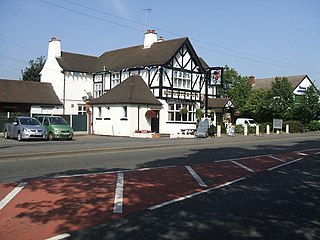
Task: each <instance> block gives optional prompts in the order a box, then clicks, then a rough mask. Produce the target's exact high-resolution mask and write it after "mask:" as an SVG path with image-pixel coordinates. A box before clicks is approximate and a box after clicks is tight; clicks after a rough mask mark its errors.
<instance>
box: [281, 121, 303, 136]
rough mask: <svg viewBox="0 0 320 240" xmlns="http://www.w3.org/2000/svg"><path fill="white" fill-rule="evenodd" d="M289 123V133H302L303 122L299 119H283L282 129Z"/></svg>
mask: <svg viewBox="0 0 320 240" xmlns="http://www.w3.org/2000/svg"><path fill="white" fill-rule="evenodd" d="M287 124H288V125H289V132H290V133H302V132H303V124H302V123H301V122H300V121H293V120H290V121H285V122H284V123H283V125H282V130H283V131H285V130H286V125H287Z"/></svg>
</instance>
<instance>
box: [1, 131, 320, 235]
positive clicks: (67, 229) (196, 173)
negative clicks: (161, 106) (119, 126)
mask: <svg viewBox="0 0 320 240" xmlns="http://www.w3.org/2000/svg"><path fill="white" fill-rule="evenodd" d="M317 137H318V133H317V132H310V133H304V134H280V135H277V134H271V135H262V136H254V135H249V136H241V135H236V136H235V137H227V136H222V137H221V138H206V139H169V138H160V139H132V138H119V137H105V136H77V137H76V139H75V141H72V142H55V143H54V144H51V142H43V143H41V144H39V143H38V142H18V141H16V140H5V139H0V146H1V148H2V149H1V158H2V159H4V158H8V157H9V158H14V157H22V156H23V157H25V156H26V152H25V151H27V150H28V151H30V152H29V153H28V154H30V156H31V155H32V156H35V154H38V155H37V156H38V157H41V156H44V155H47V154H55V155H57V154H66V151H67V153H70V154H71V153H79V154H82V153H83V154H85V153H88V152H90V151H125V150H132V149H145V148H159V147H163V148H167V147H182V146H185V145H189V146H190V145H192V146H195V145H199V146H200V145H201V146H203V145H206V144H207V145H212V144H214V145H218V146H220V145H221V146H223V145H228V144H235V143H237V142H244V141H255V142H256V141H259V140H260V139H261V140H263V141H271V142H272V141H274V140H275V139H278V140H279V139H281V140H283V141H287V140H288V139H289V138H290V139H291V140H292V139H297V140H299V141H301V140H303V139H315V138H317ZM44 146H45V147H44ZM92 146H94V148H93V147H92ZM79 148H80V149H79ZM7 149H10V151H9V152H11V153H10V154H8V152H7V153H6V154H7V155H6V154H3V150H7ZM12 149H14V153H12ZM39 149H45V150H44V151H42V152H37V151H38V150H39ZM32 151H33V152H32ZM319 154H320V148H319V149H305V150H301V151H294V152H286V153H278V154H270V155H261V156H254V157H243V158H238V159H225V160H221V161H215V162H206V163H199V164H192V165H188V166H184V165H171V166H162V167H154V168H144V169H132V170H123V171H122V170H120V171H110V172H99V173H86V174H75V175H67V176H62V175H57V176H55V177H53V178H47V179H30V180H28V181H26V182H17V183H9V184H1V183H0V216H1V218H0V239H12V240H16V239H35V240H37V239H39V240H40V239H67V238H68V237H70V236H72V235H73V234H74V233H76V232H77V231H79V230H83V229H86V228H90V227H92V226H95V225H99V224H102V223H106V222H108V221H111V220H114V219H120V218H123V217H124V216H128V215H131V214H133V213H137V212H141V211H154V210H156V209H161V208H164V207H166V206H168V205H172V204H175V203H177V202H181V201H184V200H187V199H190V198H194V197H196V196H199V195H203V194H206V193H208V192H211V191H215V190H216V189H220V188H224V187H226V186H229V185H232V184H234V183H237V182H240V181H243V180H245V179H248V178H252V177H254V176H256V175H257V174H260V173H262V172H266V171H273V170H275V169H278V168H281V167H285V166H287V165H289V164H294V163H296V162H299V161H301V160H303V159H304V158H307V157H310V156H313V155H319ZM0 161H1V159H0Z"/></svg>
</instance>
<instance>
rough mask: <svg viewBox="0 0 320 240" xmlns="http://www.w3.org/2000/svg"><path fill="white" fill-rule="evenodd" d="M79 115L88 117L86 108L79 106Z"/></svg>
mask: <svg viewBox="0 0 320 240" xmlns="http://www.w3.org/2000/svg"><path fill="white" fill-rule="evenodd" d="M78 115H86V106H85V105H78Z"/></svg>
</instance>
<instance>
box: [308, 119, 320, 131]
mask: <svg viewBox="0 0 320 240" xmlns="http://www.w3.org/2000/svg"><path fill="white" fill-rule="evenodd" d="M307 128H308V130H309V131H319V130H320V122H319V121H318V120H313V121H311V122H310V123H309V124H308V126H307Z"/></svg>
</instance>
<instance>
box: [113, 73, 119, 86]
mask: <svg viewBox="0 0 320 240" xmlns="http://www.w3.org/2000/svg"><path fill="white" fill-rule="evenodd" d="M119 83H120V73H119V72H115V73H112V74H111V88H114V87H115V86H117V85H118V84H119Z"/></svg>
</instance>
